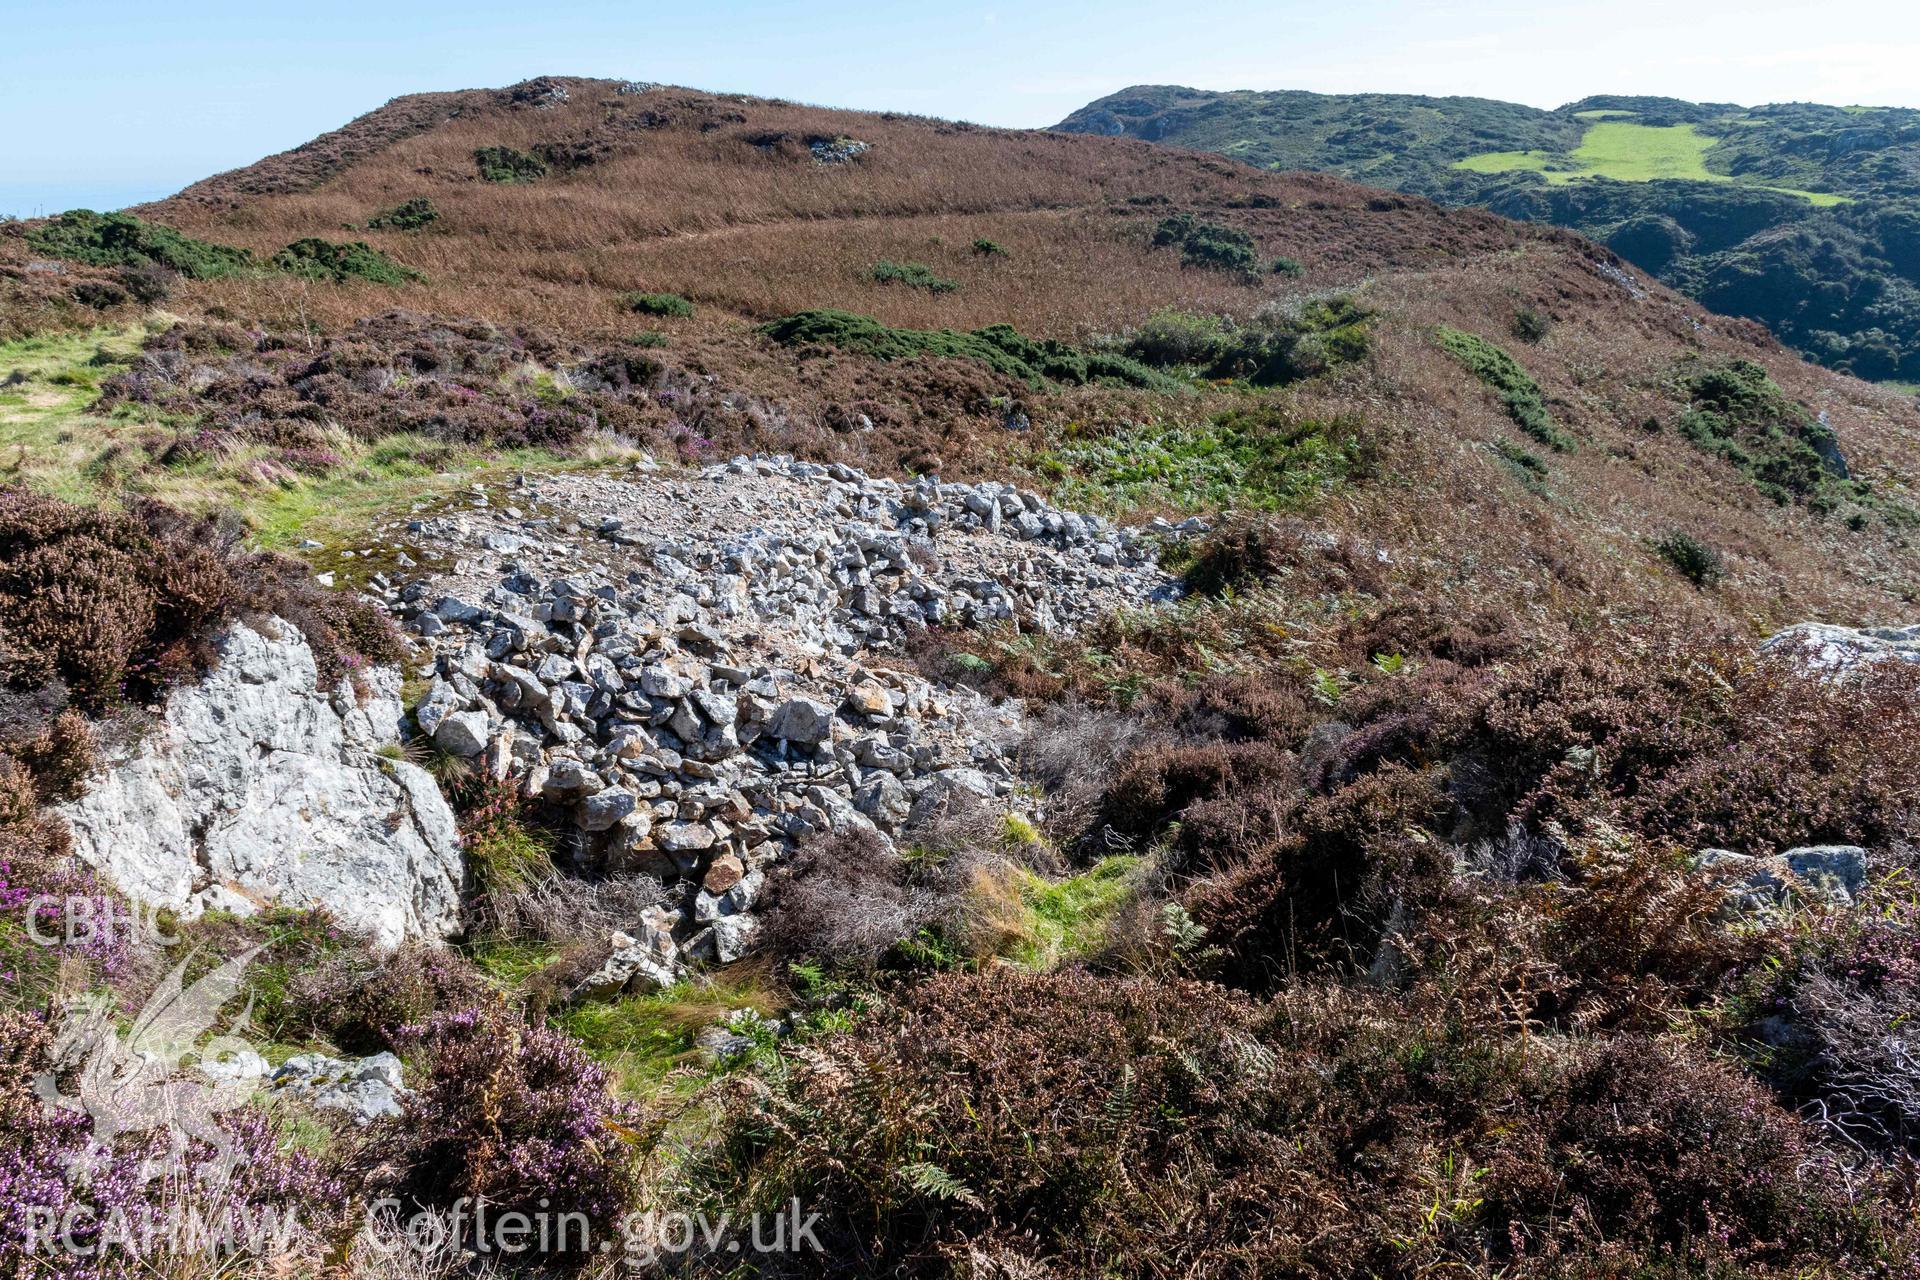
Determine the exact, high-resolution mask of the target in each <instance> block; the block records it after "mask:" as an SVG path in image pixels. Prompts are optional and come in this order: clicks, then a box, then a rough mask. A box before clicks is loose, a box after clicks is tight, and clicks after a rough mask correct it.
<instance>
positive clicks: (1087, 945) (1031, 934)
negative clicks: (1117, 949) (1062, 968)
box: [1009, 854, 1146, 969]
mask: <svg viewBox="0 0 1920 1280" xmlns="http://www.w3.org/2000/svg"><path fill="white" fill-rule="evenodd" d="M1145 861H1146V860H1145V859H1144V858H1141V857H1138V856H1134V855H1131V854H1116V855H1114V856H1112V857H1108V858H1102V859H1101V860H1100V861H1099V862H1097V863H1095V864H1094V865H1093V866H1091V867H1089V868H1088V869H1087V870H1085V871H1083V872H1081V873H1080V874H1078V875H1073V876H1068V877H1067V878H1066V879H1064V880H1047V879H1045V878H1043V877H1041V876H1037V875H1035V874H1033V873H1032V872H1030V871H1022V872H1020V873H1019V874H1020V881H1021V888H1020V899H1021V902H1022V904H1023V905H1024V906H1025V908H1026V920H1025V922H1024V924H1025V928H1024V930H1023V931H1022V932H1023V933H1024V935H1025V936H1024V937H1023V938H1022V940H1021V941H1020V942H1019V943H1017V944H1016V945H1015V946H1014V948H1013V950H1012V953H1011V955H1010V957H1009V958H1010V959H1012V960H1013V961H1014V962H1015V963H1016V964H1021V965H1025V966H1026V967H1028V968H1030V969H1050V968H1052V967H1054V966H1055V965H1057V964H1059V963H1060V962H1061V961H1062V960H1066V959H1070V958H1072V957H1075V956H1083V955H1086V954H1088V953H1090V952H1092V951H1094V950H1096V949H1097V948H1098V947H1099V946H1100V945H1101V943H1103V942H1105V941H1106V937H1107V926H1108V924H1109V923H1110V922H1111V921H1112V919H1113V914H1114V912H1115V911H1117V910H1118V909H1119V908H1120V906H1121V905H1122V904H1124V903H1125V902H1126V901H1127V899H1128V898H1130V897H1131V896H1132V895H1133V892H1134V890H1135V888H1136V886H1137V885H1138V883H1139V877H1140V870H1141V868H1142V866H1143V865H1144V864H1145Z"/></svg>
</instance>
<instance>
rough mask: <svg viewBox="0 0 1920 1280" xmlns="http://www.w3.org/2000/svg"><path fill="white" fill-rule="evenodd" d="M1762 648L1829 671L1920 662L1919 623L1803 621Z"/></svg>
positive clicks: (1776, 636)
mask: <svg viewBox="0 0 1920 1280" xmlns="http://www.w3.org/2000/svg"><path fill="white" fill-rule="evenodd" d="M1762 648H1763V649H1765V651H1766V652H1768V653H1775V654H1782V655H1786V656H1790V657H1795V658H1799V659H1800V660H1802V661H1803V662H1805V663H1807V665H1809V666H1812V667H1819V668H1822V669H1824V670H1828V671H1847V670H1851V669H1852V668H1855V667H1858V666H1861V665H1862V664H1865V663H1874V662H1888V661H1894V662H1920V625H1916V626H1911V627H1836V626H1832V625H1829V624H1828V623H1824V622H1802V623H1800V624H1799V625H1797V626H1792V627H1788V628H1787V629H1786V630H1785V631H1782V632H1780V633H1779V634H1778V635H1775V636H1774V637H1773V638H1772V639H1770V640H1768V641H1767V642H1766V644H1765V645H1763V646H1762Z"/></svg>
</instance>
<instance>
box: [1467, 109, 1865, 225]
mask: <svg viewBox="0 0 1920 1280" xmlns="http://www.w3.org/2000/svg"><path fill="white" fill-rule="evenodd" d="M1614 114H1631V113H1604V112H1582V113H1581V115H1580V118H1581V119H1583V120H1593V121H1594V124H1593V125H1592V126H1591V127H1590V128H1589V129H1587V131H1586V133H1585V134H1584V135H1583V136H1582V137H1581V139H1580V145H1579V146H1577V147H1575V148H1574V149H1573V150H1572V151H1569V152H1566V153H1564V154H1562V153H1559V152H1553V151H1489V152H1484V153H1482V154H1480V155H1474V156H1468V157H1466V158H1465V159H1462V160H1456V161H1454V163H1453V167H1454V168H1455V169H1464V170H1466V171H1467V172H1469V173H1516V172H1521V171H1527V170H1531V171H1533V172H1535V173H1540V174H1544V175H1545V176H1546V179H1547V181H1548V182H1549V183H1551V184H1553V185H1555V186H1561V185H1564V184H1566V183H1569V182H1575V181H1578V180H1579V179H1582V178H1612V179H1613V180H1615V181H1616V182H1653V181H1657V180H1660V179H1673V178H1677V179H1683V180H1685V181H1688V182H1738V181H1739V179H1736V178H1733V177H1730V176H1729V175H1727V174H1724V173H1714V172H1713V171H1711V170H1710V169H1708V168H1707V161H1706V156H1707V152H1708V150H1710V149H1711V148H1712V147H1713V145H1714V144H1715V142H1717V141H1718V139H1716V138H1713V137H1710V136H1708V135H1707V134H1704V133H1701V132H1700V130H1699V129H1698V128H1696V127H1695V126H1693V125H1690V124H1672V125H1648V124H1635V123H1633V122H1631V121H1626V120H1617V119H1609V118H1605V117H1607V116H1609V115H1614ZM1742 185H1745V186H1760V187H1762V188H1763V189H1764V190H1767V191H1779V192H1782V193H1783V194H1786V195H1794V196H1800V197H1801V198H1803V199H1806V200H1809V201H1811V202H1812V203H1813V204H1814V205H1816V206H1818V207H1820V208H1831V207H1832V206H1834V205H1840V204H1846V203H1848V199H1847V197H1845V196H1838V195H1833V194H1831V193H1828V192H1821V191H1802V190H1799V189H1798V188H1794V187H1768V186H1764V184H1761V183H1742Z"/></svg>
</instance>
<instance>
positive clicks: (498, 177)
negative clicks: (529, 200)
mask: <svg viewBox="0 0 1920 1280" xmlns="http://www.w3.org/2000/svg"><path fill="white" fill-rule="evenodd" d="M473 163H474V165H475V166H476V167H477V168H478V169H479V170H480V176H481V177H482V178H483V179H485V180H486V181H488V182H537V181H539V180H540V179H541V178H544V177H546V176H547V174H548V172H550V171H549V169H548V168H547V162H546V161H544V160H542V159H541V158H540V157H539V156H530V155H528V154H527V153H526V152H524V151H515V150H514V149H513V148H512V147H481V148H480V149H479V150H478V151H475V152H474V153H473Z"/></svg>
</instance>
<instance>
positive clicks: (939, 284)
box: [867, 258, 960, 293]
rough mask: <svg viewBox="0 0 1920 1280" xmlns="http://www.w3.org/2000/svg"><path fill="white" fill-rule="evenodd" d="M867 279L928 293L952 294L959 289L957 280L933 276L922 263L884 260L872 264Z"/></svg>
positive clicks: (929, 268)
mask: <svg viewBox="0 0 1920 1280" xmlns="http://www.w3.org/2000/svg"><path fill="white" fill-rule="evenodd" d="M867 278H868V279H869V280H872V281H873V282H874V283H875V284H904V285H909V286H911V287H913V288H915V289H925V290H926V291H927V292H929V293H952V292H953V291H954V290H956V289H958V288H959V287H960V282H959V281H958V280H949V279H947V278H945V277H944V276H938V275H935V274H934V271H933V268H932V267H929V266H927V265H926V264H925V263H924V262H893V261H891V260H889V259H886V258H882V259H881V260H880V261H878V262H876V263H874V264H873V266H872V267H871V268H870V269H869V270H868V271H867Z"/></svg>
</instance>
